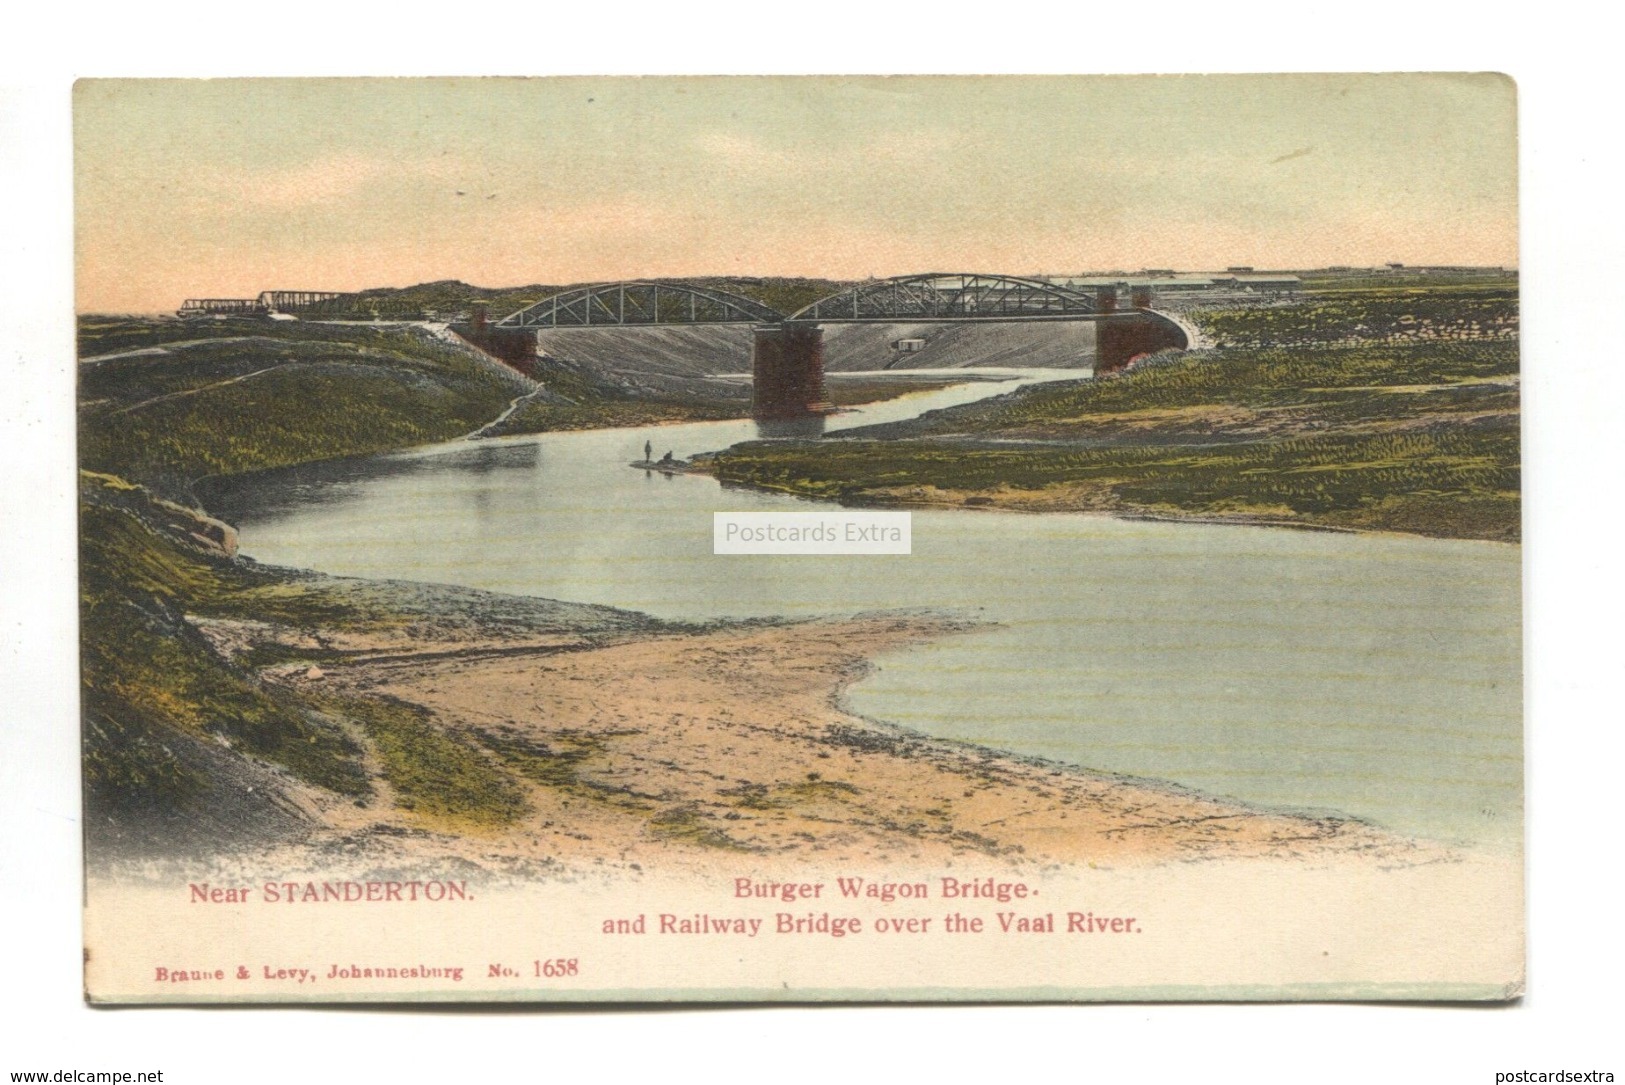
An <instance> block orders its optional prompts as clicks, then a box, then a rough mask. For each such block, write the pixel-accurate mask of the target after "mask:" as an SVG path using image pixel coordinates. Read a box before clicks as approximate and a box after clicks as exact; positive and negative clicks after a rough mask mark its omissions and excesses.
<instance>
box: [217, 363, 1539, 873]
mask: <svg viewBox="0 0 1625 1085" xmlns="http://www.w3.org/2000/svg"><path fill="white" fill-rule="evenodd" d="M1044 376H1045V375H1043V374H1030V375H1029V376H1028V377H1027V378H1024V379H1042V378H1043V377H1044ZM1066 376H1068V377H1073V378H1075V377H1076V373H1075V372H1074V373H1070V374H1066ZM1012 386H1013V384H1011V383H1005V384H999V385H994V384H985V383H977V384H968V385H961V386H955V387H951V388H947V389H941V390H937V391H933V392H927V393H922V394H918V395H913V396H908V397H904V398H903V399H900V400H893V401H891V402H889V403H887V404H882V405H877V406H874V407H870V408H866V409H865V410H864V411H863V412H861V413H855V414H848V415H842V416H838V417H837V418H835V419H832V420H831V422H830V425H829V428H830V430H832V431H834V430H837V429H841V428H846V427H850V426H854V425H863V424H867V423H871V422H876V421H886V420H891V419H896V418H901V417H907V416H909V415H912V414H915V413H918V412H920V411H923V410H927V409H931V408H935V407H940V406H945V405H948V404H950V403H954V402H963V401H967V400H971V399H977V398H981V397H983V396H986V395H989V394H994V393H996V392H1002V391H1007V390H1009V388H1011V387H1012ZM754 436H755V431H754V428H753V426H752V424H751V423H749V422H720V423H702V424H695V425H684V426H669V427H655V428H648V429H638V430H609V431H602V430H601V431H593V432H583V433H564V434H550V435H544V436H539V437H525V438H508V439H503V440H497V441H484V442H479V443H455V444H450V445H443V446H437V447H434V448H429V449H423V450H418V451H414V452H410V453H404V454H399V455H392V456H384V457H377V458H374V459H369V460H364V461H355V462H351V463H347V464H341V465H327V466H324V467H322V468H320V469H315V470H312V469H305V470H301V471H296V472H279V473H272V474H267V475H263V476H260V477H258V478H256V479H252V480H249V481H247V482H245V483H239V484H237V486H236V488H235V489H233V490H232V491H230V492H226V493H222V494H219V495H216V496H215V497H214V499H213V501H212V502H211V503H212V504H214V505H215V506H216V507H217V508H219V509H220V510H221V511H222V512H223V513H224V514H225V515H226V516H227V517H228V518H229V519H232V520H233V521H234V522H235V523H237V524H238V525H239V526H240V528H241V530H242V548H243V551H244V552H245V553H247V554H250V555H252V556H254V557H255V558H258V559H259V560H261V561H266V562H273V563H277V564H283V565H294V566H302V567H307V568H314V569H320V570H323V571H326V572H330V573H336V574H342V575H351V576H368V577H395V578H404V579H414V580H425V581H435V582H441V583H453V584H462V585H468V586H471V587H478V588H486V589H491V590H495V591H503V592H513V593H518V594H528V595H538V596H546V597H550V598H558V599H568V600H576V601H582V602H592V603H604V604H609V605H613V606H618V607H626V608H630V609H634V610H640V611H645V612H648V613H651V614H655V615H659V616H661V617H667V618H712V617H720V616H747V615H771V614H781V615H814V614H831V615H842V614H851V613H854V612H859V611H866V610H877V609H883V608H891V607H937V608H950V609H954V610H958V611H961V612H965V613H969V614H973V615H976V616H979V617H982V618H985V619H989V620H990V621H992V622H996V623H997V624H996V625H992V626H990V627H988V628H987V629H985V630H983V631H979V632H976V633H972V634H969V635H966V636H960V637H954V638H949V639H947V640H944V641H941V642H939V643H936V644H932V645H929V646H926V647H923V648H918V649H910V650H908V651H905V652H898V653H893V654H891V655H889V656H886V657H884V658H882V659H881V660H880V661H879V663H880V667H879V670H878V671H877V673H876V674H875V675H874V676H873V677H871V678H869V679H867V680H866V681H864V682H862V683H860V684H859V685H858V686H856V687H854V688H853V690H852V691H851V693H850V696H849V702H850V705H851V707H852V708H853V709H854V710H855V711H858V712H861V713H863V714H865V715H868V716H871V717H874V718H877V719H883V720H889V721H893V722H896V723H900V724H903V725H906V726H909V727H913V728H916V729H918V730H921V731H926V732H930V733H932V734H937V735H944V736H949V737H953V738H962V739H969V740H973V741H976V742H980V743H983V744H986V745H989V746H994V747H999V748H1002V749H1010V750H1016V751H1020V752H1024V753H1030V754H1038V755H1041V756H1044V757H1050V758H1055V759H1059V760H1064V761H1070V762H1074V763H1077V764H1080V765H1086V766H1089V767H1092V768H1098V769H1105V770H1108V771H1113V772H1122V773H1129V774H1133V775H1138V776H1152V777H1160V778H1163V779H1168V780H1174V781H1177V782H1179V783H1182V784H1187V785H1190V786H1192V787H1196V788H1200V789H1202V790H1205V791H1208V792H1212V793H1215V794H1221V795H1228V796H1232V797H1236V798H1240V799H1244V800H1247V801H1251V802H1255V803H1260V804H1266V805H1272V806H1280V807H1289V808H1294V809H1322V810H1337V811H1343V812H1346V813H1351V814H1356V815H1359V816H1361V817H1365V818H1368V819H1370V820H1372V821H1375V822H1378V823H1380V824H1384V825H1388V826H1391V827H1393V828H1397V829H1401V830H1405V831H1410V832H1416V833H1420V834H1423V835H1429V836H1434V837H1439V838H1445V839H1454V840H1464V841H1476V842H1481V843H1486V844H1491V845H1510V844H1512V843H1514V842H1515V841H1516V840H1517V838H1518V835H1519V832H1520V823H1521V807H1520V797H1519V796H1520V781H1521V778H1522V762H1521V749H1522V737H1521V728H1520V714H1521V685H1520V678H1519V674H1520V651H1519V633H1518V630H1519V625H1520V615H1519V564H1520V552H1519V549H1518V548H1517V547H1512V546H1505V545H1498V544H1491V543H1474V542H1452V541H1439V540H1430V539H1413V538H1403V537H1384V536H1358V535H1338V534H1327V533H1318V532H1307V531H1291V530H1281V529H1267V528H1245V527H1218V526H1208V525H1199V524H1172V523H1148V522H1133V521H1121V520H1113V519H1110V518H1107V517H1101V516H1089V515H1044V516H1030V515H1019V514H1014V513H1000V512H989V511H983V510H977V511H950V510H943V511H926V512H921V511H916V512H915V513H914V553H913V554H912V555H909V556H870V557H841V558H826V557H807V556H797V557H789V556H760V557H754V556H753V557H737V556H736V557H717V556H713V555H712V554H711V552H710V550H711V514H712V512H713V511H717V510H749V509H772V508H805V507H806V503H805V502H802V501H799V500H797V499H795V498H789V497H781V496H775V495H767V494H758V493H752V492H749V491H742V490H724V489H722V488H721V487H719V486H718V485H717V484H716V483H715V482H713V481H712V480H710V479H708V478H703V477H696V476H676V477H669V478H668V477H665V476H661V475H650V474H647V473H644V472H641V471H636V470H633V469H631V468H629V467H627V466H625V465H626V464H627V463H628V462H629V461H631V460H634V459H640V458H642V455H643V442H644V441H645V439H647V440H649V441H651V442H652V443H653V445H654V454H655V455H656V456H657V457H658V456H660V455H661V454H662V453H663V452H665V451H666V450H667V449H670V450H672V451H673V452H674V453H675V454H676V455H678V456H687V455H691V454H693V453H696V452H701V451H706V450H711V449H717V448H722V447H725V446H727V445H729V444H731V443H734V442H736V441H740V440H745V439H749V438H751V437H754Z"/></svg>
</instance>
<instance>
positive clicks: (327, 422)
mask: <svg viewBox="0 0 1625 1085" xmlns="http://www.w3.org/2000/svg"><path fill="white" fill-rule="evenodd" d="M80 346H81V351H82V353H83V355H84V356H86V357H90V358H97V357H105V356H107V355H120V354H123V353H124V352H128V351H140V352H142V353H137V354H133V355H127V356H122V357H111V358H106V360H102V361H92V362H86V363H83V364H81V366H80V367H79V378H80V419H79V421H80V464H81V467H83V468H85V469H86V470H85V472H84V473H83V476H82V486H81V525H80V546H81V551H80V570H81V573H80V577H81V580H80V586H81V607H82V614H81V617H82V622H81V653H82V669H81V673H82V682H83V714H84V730H83V742H84V766H85V770H84V771H85V782H86V796H87V799H86V803H87V806H86V809H87V826H88V829H87V832H88V835H89V838H90V840H91V842H92V845H93V848H94V849H95V850H96V853H97V854H110V853H114V852H121V851H133V852H142V851H144V850H150V849H153V848H157V849H158V850H160V851H163V852H165V853H175V852H177V851H184V850H187V849H196V850H199V851H204V850H209V849H213V848H219V847H224V846H229V845H231V844H233V843H252V842H266V841H268V840H270V839H276V838H280V837H281V836H285V835H287V834H290V833H295V832H297V831H299V829H300V826H301V825H303V824H304V815H303V814H301V813H300V810H301V809H302V807H301V806H300V803H299V802H295V801H293V800H291V799H290V798H289V795H291V794H293V793H294V792H300V793H302V794H309V795H318V796H326V799H325V800H322V801H326V802H342V803H351V802H353V803H356V804H360V805H367V804H371V803H375V802H378V801H383V800H382V799H380V795H387V796H388V798H389V801H391V802H393V803H394V804H395V805H396V806H397V807H399V808H400V809H402V810H405V811H408V812H410V813H411V814H412V815H413V816H415V817H418V818H419V820H420V821H422V823H423V824H425V825H427V826H451V827H461V828H475V829H479V828H486V827H491V826H495V825H499V824H504V823H506V822H507V821H510V820H512V819H513V818H514V817H517V816H519V814H521V813H522V812H523V809H522V804H516V796H517V795H518V794H519V791H518V789H517V787H516V785H515V784H514V782H513V779H514V778H513V776H512V773H511V772H509V771H508V770H506V769H504V768H502V767H501V763H500V758H498V757H497V756H496V755H494V754H491V753H490V752H489V751H484V752H482V751H481V750H480V749H478V748H476V747H474V746H472V745H469V744H468V743H466V742H463V741H462V740H460V739H457V738H455V737H454V736H449V735H443V734H440V733H439V732H438V731H436V730H435V729H434V727H433V726H432V724H431V723H430V722H428V721H425V720H424V719H422V718H420V714H417V713H414V712H412V711H408V710H406V709H404V708H403V707H402V706H397V705H391V704H388V703H386V702H384V701H377V702H374V701H370V700H355V699H352V700H351V701H348V702H344V703H339V702H337V701H333V700H331V699H326V700H324V699H322V698H320V697H316V696H312V695H310V694H308V693H304V692H301V691H300V689H299V688H297V687H295V686H293V685H290V684H288V683H285V682H274V681H267V680H266V678H265V675H264V674H262V673H261V670H260V669H261V668H263V667H265V666H270V665H283V664H288V663H290V662H293V661H306V662H321V661H324V660H329V659H333V658H342V657H343V656H344V655H345V654H346V653H347V652H350V651H354V650H359V649H356V648H355V647H354V646H353V645H352V646H351V647H348V648H347V647H344V646H343V645H344V644H345V643H348V642H358V643H364V642H368V641H369V640H370V641H378V640H379V639H380V638H382V639H383V640H384V641H388V640H390V638H395V639H397V640H398V639H400V638H401V637H402V636H403V635H404V631H407V630H410V631H411V635H412V636H413V637H415V638H417V639H418V640H422V639H423V638H425V637H427V638H430V639H433V637H434V636H436V635H437V633H436V631H437V630H441V631H450V632H461V633H467V632H469V631H470V630H472V631H474V632H477V633H478V634H480V635H482V636H488V637H492V638H495V639H498V640H503V639H513V638H532V639H534V637H536V636H537V635H539V634H541V633H547V634H549V635H552V634H567V635H569V636H586V637H592V636H598V635H600V634H603V633H606V632H612V631H615V630H618V629H624V628H628V627H630V625H633V624H637V623H638V621H639V619H636V618H635V617H634V616H630V615H623V614H619V613H618V612H609V611H603V610H601V608H588V607H572V606H570V605H567V604H555V603H548V602H545V601H542V600H511V599H505V598H503V597H497V596H486V595H484V594H482V593H469V592H457V591H454V590H451V589H431V588H423V587H417V588H412V587H409V586H403V585H368V584H362V583H360V582H343V581H335V580H331V579H329V578H324V577H318V576H314V575H308V574H299V573H295V572H291V571H288V570H276V569H267V568H262V567H259V566H256V565H254V564H253V563H250V562H242V561H237V560H233V559H232V558H231V557H230V556H229V552H230V550H231V536H230V531H229V529H228V528H226V527H225V526H224V525H220V524H218V523H214V522H210V521H208V520H207V519H205V518H204V517H203V515H202V514H201V513H200V512H198V511H197V510H195V509H191V508H189V507H188V504H189V503H190V494H191V488H192V483H194V482H196V481H197V480H198V479H200V478H202V477H205V476H217V475H233V474H239V473H243V472H250V471H255V470H260V469H264V468H270V467H281V466H288V465H293V464H299V463H306V462H311V461H317V460H325V459H331V458H335V457H342V456H354V455H362V454H368V453H373V452H380V451H385V450H389V449H395V448H400V447H404V446H408V445H414V444H422V443H425V442H431V441H438V440H445V439H449V438H454V437H458V436H461V435H464V434H467V433H469V432H471V431H473V430H475V429H478V428H479V427H481V426H482V425H484V424H486V423H488V422H490V421H491V420H492V419H494V418H495V417H497V416H498V415H499V414H500V413H501V412H502V411H503V410H505V409H506V408H507V406H508V405H509V403H510V402H511V401H512V400H513V399H514V398H516V397H517V396H520V395H522V394H525V393H526V392H527V391H528V390H529V389H531V388H532V387H533V385H532V384H531V383H530V382H528V381H526V380H524V379H522V378H520V377H519V376H518V375H517V374H515V373H513V372H512V371H509V370H507V369H506V368H504V367H502V366H500V365H498V364H496V363H494V362H492V361H490V360H489V359H485V358H482V357H480V356H479V355H477V354H475V353H474V352H472V351H470V350H468V349H466V348H463V347H460V346H458V345H455V344H452V343H448V342H445V341H442V340H439V339H437V338H435V337H433V336H432V335H430V334H428V333H426V332H423V331H421V330H420V329H415V328H372V327H337V326H331V325H320V324H304V323H296V322H273V321H259V320H253V321H218V322H217V321H207V322H182V321H176V320H131V319H120V318H86V319H84V320H83V321H82V322H81V327H80ZM563 383H565V384H568V381H567V380H566V381H564V382H563ZM570 387H571V390H572V391H573V392H574V393H575V394H576V396H577V397H578V399H577V401H576V402H577V408H578V410H579V411H580V412H581V413H582V417H583V419H584V420H585V421H586V422H587V423H588V424H591V423H593V422H596V424H603V419H604V418H605V417H606V416H608V415H609V413H610V412H604V411H599V412H598V413H596V414H594V405H595V404H598V403H600V402H602V400H603V397H602V396H601V395H600V394H599V390H598V389H597V388H596V387H595V386H593V385H592V384H591V383H590V382H588V383H583V384H581V385H580V386H579V387H577V386H574V385H571V386H570ZM221 630H228V631H231V630H235V632H231V633H230V636H229V637H228V639H232V638H235V640H236V641H239V642H240V643H237V644H236V645H235V647H232V646H229V645H226V644H223V643H222V642H221V640H220V639H219V637H220V635H221V632H220V631H221Z"/></svg>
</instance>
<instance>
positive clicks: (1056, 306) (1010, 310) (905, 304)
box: [790, 272, 1097, 323]
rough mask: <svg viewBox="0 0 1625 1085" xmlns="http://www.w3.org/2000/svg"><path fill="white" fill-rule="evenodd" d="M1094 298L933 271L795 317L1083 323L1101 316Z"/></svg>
mask: <svg viewBox="0 0 1625 1085" xmlns="http://www.w3.org/2000/svg"><path fill="white" fill-rule="evenodd" d="M1096 315H1097V313H1096V306H1095V299H1094V298H1092V297H1090V296H1089V295H1087V294H1082V293H1079V292H1078V291H1076V290H1069V289H1067V288H1066V287H1061V286H1055V285H1053V284H1051V283H1046V282H1042V281H1039V280H1037V279H1018V278H1015V277H1013V276H1010V275H977V274H970V273H965V272H931V273H928V274H925V275H903V276H899V277H897V278H895V279H880V280H877V281H874V282H867V283H860V284H858V285H857V286H854V287H851V288H850V289H847V290H843V291H841V292H840V293H838V294H831V295H830V296H829V297H827V298H820V299H819V300H818V301H815V302H813V303H812V304H811V305H808V306H806V307H805V308H803V309H801V310H799V311H797V312H796V313H794V314H792V315H791V316H790V319H791V320H817V321H822V322H842V323H853V322H865V321H881V322H887V323H892V322H897V321H914V320H921V321H932V322H935V321H954V320H1079V319H1087V318H1089V317H1093V316H1096Z"/></svg>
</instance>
